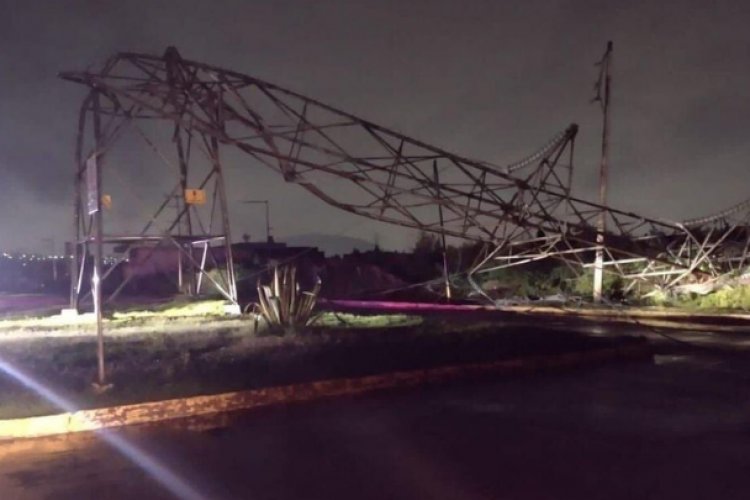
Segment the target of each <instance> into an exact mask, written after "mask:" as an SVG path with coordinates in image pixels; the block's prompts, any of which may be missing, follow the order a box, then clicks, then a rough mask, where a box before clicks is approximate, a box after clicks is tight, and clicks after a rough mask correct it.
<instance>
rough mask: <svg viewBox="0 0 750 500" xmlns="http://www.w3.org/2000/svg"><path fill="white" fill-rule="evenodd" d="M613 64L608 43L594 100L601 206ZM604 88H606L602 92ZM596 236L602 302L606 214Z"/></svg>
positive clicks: (596, 266)
mask: <svg viewBox="0 0 750 500" xmlns="http://www.w3.org/2000/svg"><path fill="white" fill-rule="evenodd" d="M611 62H612V42H611V41H610V42H607V50H606V52H605V53H604V57H602V60H601V61H600V62H599V65H600V66H601V68H600V73H599V80H598V81H597V82H596V89H597V96H596V97H595V99H594V100H596V101H599V102H600V103H601V107H602V114H603V117H602V158H601V163H600V164H599V204H600V205H602V206H606V205H607V174H608V167H609V165H608V155H609V98H610V88H611V78H610V74H609V66H610V64H611ZM602 86H603V87H604V89H603V92H602ZM596 229H597V234H596V244H597V246H596V258H595V261H594V293H593V299H594V302H597V303H599V302H601V301H602V281H603V277H604V276H603V275H604V269H603V268H604V233H605V232H606V230H607V219H606V213H605V212H604V211H602V212H601V213H600V214H599V218H598V221H597V228H596Z"/></svg>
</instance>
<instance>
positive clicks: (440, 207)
mask: <svg viewBox="0 0 750 500" xmlns="http://www.w3.org/2000/svg"><path fill="white" fill-rule="evenodd" d="M432 173H433V176H434V177H435V193H436V194H437V199H438V204H437V206H438V215H439V217H440V246H441V247H442V250H443V282H444V283H445V300H447V301H448V302H450V300H451V281H450V277H449V275H448V249H447V247H446V245H445V230H444V229H443V225H444V223H443V204H442V203H441V202H440V179H439V178H438V168H437V160H433V162H432Z"/></svg>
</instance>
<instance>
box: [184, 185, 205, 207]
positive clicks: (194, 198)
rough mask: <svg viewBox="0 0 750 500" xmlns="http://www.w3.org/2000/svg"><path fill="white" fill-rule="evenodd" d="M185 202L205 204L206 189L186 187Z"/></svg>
mask: <svg viewBox="0 0 750 500" xmlns="http://www.w3.org/2000/svg"><path fill="white" fill-rule="evenodd" d="M185 203H187V204H188V205H205V204H206V191H205V190H203V189H186V190H185Z"/></svg>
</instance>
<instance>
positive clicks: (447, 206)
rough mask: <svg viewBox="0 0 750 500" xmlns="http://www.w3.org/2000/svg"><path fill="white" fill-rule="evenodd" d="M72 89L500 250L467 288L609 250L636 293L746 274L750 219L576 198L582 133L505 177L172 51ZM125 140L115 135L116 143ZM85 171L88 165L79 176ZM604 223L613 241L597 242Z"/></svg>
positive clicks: (101, 109) (73, 75)
mask: <svg viewBox="0 0 750 500" xmlns="http://www.w3.org/2000/svg"><path fill="white" fill-rule="evenodd" d="M61 76H62V78H64V79H66V80H70V81H74V82H78V83H81V84H84V85H86V86H88V87H89V89H90V96H91V95H93V96H96V99H98V101H99V102H100V104H99V105H98V106H96V107H92V106H91V100H92V98H91V97H89V99H88V100H87V102H86V103H84V108H83V109H84V111H85V112H87V113H93V114H94V116H100V117H101V118H100V119H104V117H106V118H107V119H109V120H110V121H112V122H113V123H122V126H124V125H129V124H134V123H137V122H139V121H144V120H146V121H148V120H151V121H160V122H166V123H168V124H169V125H170V126H171V127H173V128H174V130H175V135H176V136H180V137H183V138H185V137H186V138H187V142H190V138H199V140H196V139H193V142H197V143H198V144H199V145H201V148H202V149H203V151H204V153H205V154H207V155H208V156H209V157H211V158H213V160H212V161H213V162H214V164H216V165H218V164H219V162H218V156H217V155H216V153H215V152H216V151H218V147H219V145H224V146H231V147H235V148H237V149H239V150H240V151H243V152H244V153H246V154H247V155H248V157H249V158H252V159H253V160H254V162H255V163H259V164H262V165H265V166H267V167H269V168H271V169H273V170H275V171H277V172H278V173H279V174H280V175H281V176H283V178H284V179H285V180H286V181H287V182H290V183H294V184H297V185H299V186H300V187H301V188H303V189H305V190H307V191H309V192H310V193H312V194H313V195H315V196H317V197H318V198H320V199H322V200H323V201H325V202H326V203H328V204H330V205H333V206H335V207H338V208H340V209H342V210H346V211H348V212H352V213H355V214H358V215H361V216H364V217H369V218H371V219H375V220H379V221H383V222H387V223H391V224H398V225H401V226H406V227H410V228H415V229H419V230H421V231H429V232H434V233H442V234H444V235H447V236H452V237H458V238H462V239H465V240H471V241H477V242H485V243H487V244H488V245H489V246H490V250H489V251H488V252H487V253H486V255H485V258H484V259H482V261H481V262H479V264H478V265H477V266H476V267H475V268H474V269H472V270H471V273H470V274H475V273H478V272H483V271H486V270H488V269H496V268H498V267H508V266H514V265H520V264H524V263H528V262H530V261H534V260H540V259H544V258H550V257H553V258H558V259H562V260H563V261H565V262H567V263H570V264H572V265H574V267H577V268H581V267H585V266H589V265H591V256H592V255H593V252H594V251H595V249H596V248H597V247H598V246H600V245H601V246H603V249H604V264H603V265H604V267H605V269H606V270H607V271H608V272H614V273H617V274H619V275H621V276H623V277H625V278H627V279H629V280H630V281H631V283H638V282H645V281H648V282H652V283H653V282H658V283H659V284H661V285H663V286H668V287H675V286H677V285H679V284H681V283H685V282H706V281H707V280H712V279H716V278H718V277H720V276H723V275H725V274H727V273H730V272H732V271H734V270H737V269H741V268H743V267H744V266H746V265H747V264H748V248H747V247H748V245H747V243H748V241H750V239H748V238H749V237H748V231H747V217H748V210H747V207H745V211H744V212H742V213H743V214H744V215H743V217H744V219H743V218H742V217H739V218H736V220H735V219H733V220H732V222H731V223H730V222H728V219H727V218H726V217H719V218H712V219H708V220H706V221H703V222H696V223H687V224H684V223H676V222H668V221H661V220H657V219H653V218H648V217H643V216H640V215H637V214H634V213H631V212H626V211H621V210H617V209H614V208H611V207H608V206H603V205H601V204H597V203H592V202H589V201H585V200H582V199H579V198H576V197H574V196H573V195H572V194H571V191H570V177H571V175H572V170H573V146H574V142H575V137H576V133H577V126H576V125H571V126H570V127H568V128H567V129H566V130H565V131H563V132H561V133H560V134H558V135H557V136H556V137H555V138H554V139H553V140H552V141H551V142H549V143H548V144H547V145H546V146H545V147H543V148H542V149H540V150H539V151H538V152H536V153H534V154H533V155H531V156H529V157H528V158H526V159H525V160H522V161H520V162H517V163H515V164H512V165H509V166H507V167H502V166H497V165H492V164H489V163H486V162H482V161H477V160H473V159H470V158H467V157H464V156H460V155H457V154H454V153H450V152H448V151H445V150H443V149H441V148H438V147H435V146H432V145H429V144H427V143H424V142H421V141H419V140H416V139H413V138H410V137H407V136H405V135H403V134H400V133H398V132H395V131H393V130H389V129H387V128H385V127H381V126H379V125H376V124H374V123H372V122H369V121H367V120H364V119H361V118H358V117H356V116H354V115H352V114H350V113H346V112H344V111H340V110H338V109H336V108H334V107H331V106H328V105H326V104H323V103H321V102H319V101H316V100H314V99H310V98H307V97H305V96H302V95H300V94H298V93H295V92H293V91H290V90H286V89H284V88H282V87H279V86H277V85H274V84H271V83H268V82H265V81H263V80H260V79H258V78H254V77H251V76H247V75H243V74H241V73H237V72H234V71H230V70H225V69H221V68H217V67H215V66H211V65H208V64H203V63H198V62H194V61H189V60H185V59H182V58H181V57H180V56H179V54H178V53H177V51H176V50H175V49H174V48H169V49H168V50H167V51H166V53H165V54H164V55H163V56H153V55H145V54H134V53H119V54H116V55H115V56H113V57H111V58H110V59H109V60H108V61H107V62H106V63H105V64H104V65H103V66H101V68H100V69H98V70H96V71H83V72H66V73H62V75H61ZM82 113H83V112H82ZM119 126H120V125H112V126H111V128H112V129H113V130H114V132H112V133H111V134H110V136H111V137H114V136H115V135H116V131H117V129H118V127H119ZM146 140H148V139H147V138H146ZM83 161H85V155H81V154H79V158H78V165H79V169H80V168H82V162H83ZM434 164H436V165H437V175H435V170H434V167H433V165H434ZM219 173H220V170H219ZM79 175H81V174H80V170H79ZM183 184H184V183H183ZM224 203H226V201H224ZM437 206H441V207H442V212H443V217H442V221H441V218H440V217H439V216H438V210H437V209H436V207H437ZM733 213H734V214H736V213H738V212H733ZM601 220H604V221H605V222H606V223H605V224H604V227H606V228H607V230H606V232H605V233H604V234H603V235H602V236H603V237H601V238H600V241H599V242H597V235H598V234H599V231H598V230H597V227H598V224H597V222H598V221H601ZM721 223H725V224H729V225H727V226H726V227H724V226H721V227H719V226H720V225H721ZM732 224H734V225H732ZM228 232H229V228H228V223H227V225H226V226H225V231H224V234H225V235H228ZM226 247H227V248H228V247H229V245H226ZM730 249H731V250H730ZM229 258H231V256H230V257H229Z"/></svg>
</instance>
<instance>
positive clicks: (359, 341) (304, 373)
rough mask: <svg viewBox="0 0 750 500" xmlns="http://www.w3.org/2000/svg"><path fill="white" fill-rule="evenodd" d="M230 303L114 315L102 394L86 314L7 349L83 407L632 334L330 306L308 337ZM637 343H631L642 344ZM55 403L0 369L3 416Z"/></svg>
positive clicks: (47, 324)
mask: <svg viewBox="0 0 750 500" xmlns="http://www.w3.org/2000/svg"><path fill="white" fill-rule="evenodd" d="M219 306H221V303H220V302H216V303H203V304H190V305H179V306H178V305H174V304H172V305H165V306H164V307H163V308H161V310H160V311H150V312H143V311H137V310H133V311H128V312H125V313H118V314H113V315H112V316H111V317H109V318H108V319H107V322H106V337H105V338H106V341H105V351H106V367H107V373H108V378H109V380H110V381H111V382H112V383H113V384H114V388H113V389H112V390H111V391H109V392H107V393H105V394H104V395H101V396H96V395H94V393H93V392H92V390H91V385H90V384H91V382H92V381H93V380H94V379H95V376H96V344H95V335H94V328H93V326H94V325H93V324H92V323H91V322H90V320H89V322H88V323H86V319H85V318H77V319H76V320H75V321H74V322H72V323H64V322H62V320H61V318H43V319H41V320H34V319H29V318H27V319H23V320H13V321H7V322H2V324H0V338H1V339H3V341H2V342H0V357H2V359H3V360H4V361H6V362H8V363H11V364H12V365H14V366H18V367H20V368H21V369H23V370H25V371H26V372H28V373H30V374H31V375H32V376H34V377H35V378H38V379H39V380H40V381H42V382H43V383H44V384H46V385H48V386H49V387H50V388H52V389H54V390H56V391H59V392H60V393H61V394H62V395H64V396H66V397H67V398H68V399H71V400H73V401H75V402H77V406H78V407H80V408H93V407H101V406H111V405H115V404H126V403H135V402H142V401H154V400H160V399H170V398H175V397H183V396H191V395H199V394H213V393H220V392H227V391H235V390H244V389H253V388H259V387H268V386H274V385H285V384H293V383H300V382H307V381H312V380H320V379H330V378H340V377H356V376H364V375H369V374H374V373H382V372H387V371H395V370H408V369H419V368H429V367H435V366H442V365H448V364H460V363H472V362H484V361H493V360H497V359H508V358H516V357H523V356H529V355H546V354H557V353H562V352H569V351H573V350H575V351H580V350H586V349H593V348H598V347H605V346H607V347H608V346H611V345H613V344H614V343H618V342H623V341H622V340H613V339H611V338H608V339H605V338H588V337H586V336H584V335H580V334H576V333H573V332H565V331H559V330H555V331H550V330H545V329H544V328H543V327H542V326H539V327H538V328H537V326H534V327H533V328H529V327H528V326H509V325H502V324H500V323H497V322H494V323H493V322H487V321H484V322H474V323H472V322H467V321H466V319H465V318H461V320H460V321H449V320H445V319H434V318H432V319H430V318H422V317H419V316H413V315H403V314H399V315H354V314H341V313H336V314H334V313H325V314H323V315H321V316H320V317H319V318H318V319H317V320H316V323H315V324H314V325H313V326H311V327H310V328H309V329H307V330H306V331H304V332H299V333H298V334H297V335H289V336H285V337H277V336H271V335H267V334H265V335H263V334H259V333H256V332H255V331H254V322H253V320H252V319H251V318H250V317H226V316H219V315H217V314H216V312H217V311H218V310H219V309H218V308H219ZM630 341H632V340H624V342H630ZM55 411H56V409H55V408H52V407H51V406H50V405H49V403H47V402H45V401H42V400H40V399H39V398H38V397H37V396H36V395H34V394H32V393H30V392H28V391H27V390H25V389H23V388H21V387H19V386H18V384H16V383H15V382H14V381H13V380H11V379H9V378H7V377H5V376H0V418H10V417H18V416H30V415H41V414H49V413H54V412H55Z"/></svg>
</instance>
